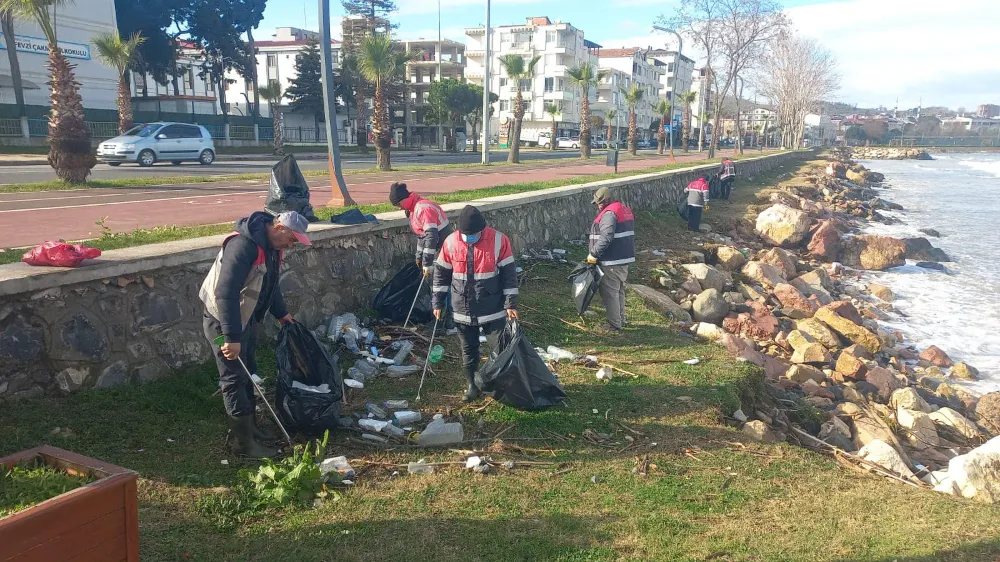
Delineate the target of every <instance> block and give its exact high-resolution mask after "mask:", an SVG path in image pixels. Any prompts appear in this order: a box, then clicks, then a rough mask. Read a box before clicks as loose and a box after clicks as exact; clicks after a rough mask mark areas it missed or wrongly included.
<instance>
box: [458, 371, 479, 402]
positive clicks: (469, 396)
mask: <svg viewBox="0 0 1000 562" xmlns="http://www.w3.org/2000/svg"><path fill="white" fill-rule="evenodd" d="M465 378H466V379H468V381H469V389H468V390H466V391H465V398H463V399H462V401H463V402H472V401H473V400H475V399H476V398H479V394H480V392H479V387H477V386H476V372H475V371H473V372H472V373H466V374H465Z"/></svg>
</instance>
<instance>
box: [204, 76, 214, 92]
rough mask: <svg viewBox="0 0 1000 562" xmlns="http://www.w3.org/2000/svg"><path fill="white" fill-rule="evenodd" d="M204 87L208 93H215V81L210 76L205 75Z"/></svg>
mask: <svg viewBox="0 0 1000 562" xmlns="http://www.w3.org/2000/svg"><path fill="white" fill-rule="evenodd" d="M205 87H206V88H207V89H208V91H209V92H211V93H213V94H214V93H215V79H214V78H212V75H211V74H206V75H205Z"/></svg>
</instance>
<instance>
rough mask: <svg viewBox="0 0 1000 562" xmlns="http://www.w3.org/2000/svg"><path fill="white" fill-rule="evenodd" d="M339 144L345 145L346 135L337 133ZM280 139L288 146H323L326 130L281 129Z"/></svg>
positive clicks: (304, 128) (343, 132) (341, 132)
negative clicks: (288, 144)
mask: <svg viewBox="0 0 1000 562" xmlns="http://www.w3.org/2000/svg"><path fill="white" fill-rule="evenodd" d="M337 137H338V138H339V140H340V142H342V143H346V142H348V141H347V133H346V132H345V131H337ZM260 138H261V139H263V138H264V132H263V128H261V135H260ZM281 139H282V140H283V141H284V142H287V143H290V144H323V143H325V142H326V129H325V128H321V129H315V128H313V127H282V128H281Z"/></svg>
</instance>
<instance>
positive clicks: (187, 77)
mask: <svg viewBox="0 0 1000 562" xmlns="http://www.w3.org/2000/svg"><path fill="white" fill-rule="evenodd" d="M184 89H185V90H191V91H192V92H193V91H194V69H192V68H188V70H187V72H185V73H184Z"/></svg>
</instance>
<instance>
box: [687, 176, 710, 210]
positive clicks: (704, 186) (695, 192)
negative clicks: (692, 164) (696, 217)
mask: <svg viewBox="0 0 1000 562" xmlns="http://www.w3.org/2000/svg"><path fill="white" fill-rule="evenodd" d="M684 191H687V194H688V205H691V206H692V207H704V206H705V205H708V182H707V181H705V178H698V179H696V180H694V181H693V182H691V183H689V184H688V186H687V189H685V190H684Z"/></svg>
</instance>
